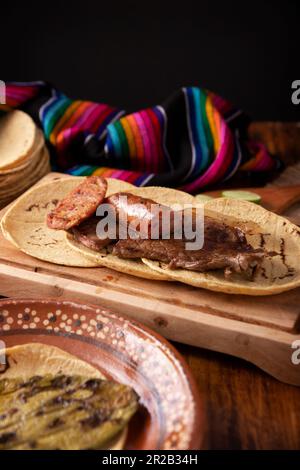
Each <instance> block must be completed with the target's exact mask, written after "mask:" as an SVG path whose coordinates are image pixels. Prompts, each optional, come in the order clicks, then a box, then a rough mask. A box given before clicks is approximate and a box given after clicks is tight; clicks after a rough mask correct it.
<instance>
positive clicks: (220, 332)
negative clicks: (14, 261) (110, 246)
mask: <svg viewBox="0 0 300 470" xmlns="http://www.w3.org/2000/svg"><path fill="white" fill-rule="evenodd" d="M0 285H1V291H2V293H3V294H4V295H7V296H13V297H17V298H29V297H30V298H55V299H64V300H74V301H81V302H87V303H96V304H99V305H101V306H102V307H104V308H109V309H112V310H116V311H122V313H124V314H125V315H128V316H129V317H131V318H133V319H135V320H138V321H142V322H143V323H145V324H146V325H147V326H149V327H150V328H152V329H154V330H155V331H157V332H158V333H160V334H162V335H163V336H165V337H166V338H168V339H170V340H173V341H180V342H182V343H186V344H190V345H193V346H198V347H203V348H206V349H210V350H214V351H219V352H222V353H226V354H230V355H233V356H237V357H241V358H243V359H245V360H247V361H249V362H252V363H253V364H255V365H257V366H258V367H260V368H261V369H263V370H264V371H266V372H268V373H269V374H270V375H272V376H274V377H276V378H277V379H278V380H281V381H282V382H286V383H289V384H292V385H298V386H300V373H299V371H300V365H295V364H293V363H292V359H291V358H292V354H293V351H294V350H293V349H292V344H293V342H294V341H296V340H299V339H300V335H295V334H290V333H287V332H282V331H274V330H273V329H270V328H267V327H262V326H256V325H251V324H247V323H243V322H239V321H236V320H229V319H224V318H221V317H220V318H219V317H216V316H214V315H210V314H208V313H203V315H201V312H199V314H200V321H199V315H197V321H196V320H195V319H193V312H191V311H189V310H188V309H185V308H183V307H180V306H178V307H177V309H176V311H174V308H173V307H172V306H171V305H170V304H166V303H165V302H162V301H150V300H145V301H144V302H143V306H142V307H141V302H140V298H139V297H138V296H134V295H132V294H125V293H120V295H118V298H116V296H115V293H114V292H113V291H111V290H109V289H104V288H99V287H95V286H93V285H87V284H84V283H81V282H78V281H74V280H68V279H65V278H57V277H55V276H51V275H47V274H42V273H30V275H28V277H27V278H26V279H24V271H23V270H22V269H19V268H15V267H7V266H6V267H5V271H4V269H3V267H1V266H0ZM16 292H17V295H16ZM157 312H160V313H159V314H158V313H157Z"/></svg>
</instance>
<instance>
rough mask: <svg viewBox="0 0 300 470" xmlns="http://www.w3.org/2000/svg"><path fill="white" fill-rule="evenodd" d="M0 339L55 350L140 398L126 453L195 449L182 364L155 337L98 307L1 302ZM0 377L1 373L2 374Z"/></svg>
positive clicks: (196, 412)
mask: <svg viewBox="0 0 300 470" xmlns="http://www.w3.org/2000/svg"><path fill="white" fill-rule="evenodd" d="M0 339H1V340H2V341H3V342H4V344H5V346H6V347H7V348H8V347H12V346H16V345H21V344H28V343H43V344H47V345H52V346H56V347H58V348H60V349H62V350H64V351H66V352H68V353H70V354H73V355H74V356H77V357H78V358H80V359H81V360H84V361H86V362H87V363H89V364H91V365H92V366H94V367H96V368H97V369H99V370H100V372H102V373H103V374H104V375H105V376H106V377H108V378H112V379H114V380H116V381H118V382H121V383H124V384H127V385H129V386H131V387H133V388H134V389H135V391H136V392H137V394H138V395H139V397H140V408H139V411H138V412H137V414H136V415H135V416H134V418H133V419H132V421H131V422H130V425H129V432H128V436H127V441H126V444H125V448H126V449H155V450H163V449H173V450H177V449H199V448H201V447H202V446H203V437H204V409H203V403H202V402H201V400H200V398H199V397H198V394H197V390H196V387H195V384H194V381H193V378H192V376H191V374H190V372H189V369H188V367H187V365H186V364H185V362H184V360H183V359H182V358H181V356H180V355H179V354H178V353H177V352H176V350H175V349H174V348H173V347H172V346H171V345H170V344H169V343H168V342H167V341H166V340H164V339H163V338H162V337H161V336H159V335H158V334H156V333H154V332H152V331H151V330H149V329H148V328H146V327H144V326H142V325H140V324H139V323H136V322H133V321H132V320H129V319H128V318H126V317H123V316H119V315H116V314H114V313H111V312H109V311H107V310H104V309H102V308H101V307H99V306H92V305H84V304H78V303H74V302H67V301H66V302H62V301H61V302H60V301H55V300H12V299H10V300H2V301H0ZM0 378H1V373H0Z"/></svg>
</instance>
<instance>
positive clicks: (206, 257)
mask: <svg viewBox="0 0 300 470" xmlns="http://www.w3.org/2000/svg"><path fill="white" fill-rule="evenodd" d="M204 227H205V228H204V245H203V248H201V249H199V250H187V249H186V242H187V240H176V239H174V238H172V239H170V240H149V239H147V240H132V239H127V240H119V241H118V242H117V244H116V245H115V246H114V247H113V252H112V253H113V254H114V255H116V256H119V257H120V258H148V259H151V260H155V261H161V262H163V263H167V264H168V268H169V269H177V268H183V269H190V270H193V271H200V272H205V271H211V270H215V269H223V270H224V272H225V276H226V277H227V276H229V275H230V274H231V273H232V272H236V273H242V274H244V275H245V276H247V277H250V276H251V275H252V272H253V269H254V268H255V266H257V265H258V264H259V263H260V262H261V260H262V258H263V256H264V251H263V250H261V249H257V250H255V249H253V248H252V247H251V245H249V244H248V243H247V241H246V238H245V235H244V234H243V232H242V231H241V230H240V229H238V228H234V227H229V226H228V225H226V224H223V223H219V222H218V221H216V220H214V219H211V218H210V217H208V218H205V225H204Z"/></svg>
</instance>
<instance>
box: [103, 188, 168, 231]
mask: <svg viewBox="0 0 300 470" xmlns="http://www.w3.org/2000/svg"><path fill="white" fill-rule="evenodd" d="M105 202H107V203H109V204H111V205H112V206H113V207H114V208H115V209H116V211H117V216H118V220H119V223H120V224H122V225H123V226H126V227H128V228H129V229H130V228H131V230H129V232H131V233H133V232H138V233H139V234H140V235H141V236H143V237H147V238H150V237H151V231H152V233H157V234H158V236H162V235H163V233H164V230H163V226H162V225H163V224H162V221H163V218H165V220H170V226H171V233H172V232H173V228H172V226H173V211H172V209H171V208H170V207H168V206H164V205H162V204H158V203H157V202H155V201H153V200H152V199H146V198H143V197H140V196H136V195H134V194H130V193H126V192H121V193H116V194H113V195H112V196H109V197H108V198H107V199H106V201H105ZM166 230H167V232H169V231H170V230H169V228H168V226H166Z"/></svg>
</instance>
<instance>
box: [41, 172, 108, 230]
mask: <svg viewBox="0 0 300 470" xmlns="http://www.w3.org/2000/svg"><path fill="white" fill-rule="evenodd" d="M106 190H107V182H106V180H105V179H104V178H101V176H89V177H88V178H86V179H85V180H84V181H83V182H82V183H81V184H80V185H79V186H77V187H76V188H75V189H73V191H71V192H70V193H69V194H68V195H67V196H66V197H65V198H64V199H63V200H62V201H60V202H59V204H58V205H57V207H56V208H55V209H54V210H53V211H51V212H50V213H49V214H48V216H47V225H48V227H49V228H52V229H56V230H69V229H70V228H72V227H75V226H76V225H79V224H80V223H81V222H83V221H84V220H86V219H88V218H89V217H90V216H91V215H93V214H94V213H95V212H96V210H97V207H98V206H99V204H101V202H102V201H103V199H104V197H105V194H106Z"/></svg>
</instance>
